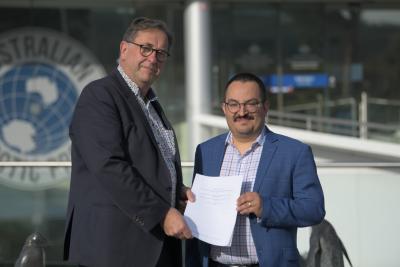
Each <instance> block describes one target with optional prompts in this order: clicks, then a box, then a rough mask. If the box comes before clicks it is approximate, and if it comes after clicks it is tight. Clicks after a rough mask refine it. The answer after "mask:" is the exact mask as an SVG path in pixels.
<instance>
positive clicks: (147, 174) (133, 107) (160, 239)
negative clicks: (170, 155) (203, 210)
mask: <svg viewBox="0 0 400 267" xmlns="http://www.w3.org/2000/svg"><path fill="white" fill-rule="evenodd" d="M152 105H153V106H154V108H155V109H156V110H157V112H158V114H159V115H160V117H161V119H162V121H163V122H164V124H165V126H166V128H169V129H171V130H172V128H171V125H170V123H169V122H168V120H167V119H166V117H165V116H164V113H163V111H162V109H161V106H160V105H159V104H158V103H157V102H152ZM70 138H71V141H72V149H71V150H72V153H71V157H72V170H71V186H70V194H69V202H68V210H67V221H66V233H65V245H64V259H66V260H69V261H71V262H74V263H79V264H80V265H83V266H93V267H103V266H104V267H110V266H118V267H124V266H126V267H128V266H129V267H132V266H138V267H154V266H155V265H156V262H157V260H158V258H159V256H160V253H161V250H162V247H163V244H164V241H165V240H166V236H165V234H164V231H163V229H162V228H161V226H160V222H161V221H162V220H163V219H164V217H165V215H166V213H167V211H168V209H169V208H170V205H171V204H170V203H171V189H172V188H171V180H170V178H169V177H170V173H169V170H168V167H167V165H166V163H165V161H164V159H163V157H162V154H161V152H160V150H159V147H158V145H157V141H156V139H155V137H154V135H153V132H152V129H151V126H150V125H149V123H148V121H147V119H146V117H145V114H144V112H143V110H142V109H141V107H140V105H139V103H138V101H137V99H136V97H135V95H134V93H133V92H132V90H131V89H130V88H129V87H128V85H127V84H126V82H125V81H124V80H123V78H122V76H121V75H120V73H119V72H118V71H117V70H114V71H113V72H112V73H111V74H110V75H109V76H107V77H105V78H103V79H100V80H97V81H94V82H92V83H90V84H89V85H87V86H86V87H85V88H84V89H83V91H82V93H81V95H80V98H79V101H78V103H77V104H76V108H75V112H74V116H73V119H72V122H71V125H70ZM175 143H176V140H175ZM176 148H178V146H177V144H176ZM175 167H176V171H177V190H178V189H179V188H180V187H181V186H182V185H183V184H182V174H181V166H180V158H179V153H178V149H177V153H176V158H175ZM177 192H179V190H178V191H177ZM168 240H169V239H168ZM169 245H171V247H170V251H171V252H172V251H174V252H175V253H176V256H175V257H176V258H177V259H178V263H177V266H180V265H181V262H179V259H180V258H181V246H180V241H179V240H177V239H171V240H170V242H169Z"/></svg>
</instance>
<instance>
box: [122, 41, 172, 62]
mask: <svg viewBox="0 0 400 267" xmlns="http://www.w3.org/2000/svg"><path fill="white" fill-rule="evenodd" d="M126 42H127V43H130V44H134V45H137V46H139V47H140V54H141V55H142V56H144V57H148V56H150V55H151V54H152V53H153V52H156V58H157V61H158V62H164V61H165V60H167V58H168V57H169V53H168V52H167V51H164V50H161V49H155V48H153V47H151V46H150V45H145V44H137V43H135V42H130V41H126Z"/></svg>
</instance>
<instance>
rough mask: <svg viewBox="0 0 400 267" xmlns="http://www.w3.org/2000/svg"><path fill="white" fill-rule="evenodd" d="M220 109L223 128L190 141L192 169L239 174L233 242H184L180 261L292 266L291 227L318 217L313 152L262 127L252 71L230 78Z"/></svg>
mask: <svg viewBox="0 0 400 267" xmlns="http://www.w3.org/2000/svg"><path fill="white" fill-rule="evenodd" d="M222 110H223V112H224V114H225V117H226V121H227V123H228V126H229V129H230V131H229V133H226V134H222V135H220V136H217V137H214V138H212V139H210V140H208V141H206V142H204V143H202V144H200V145H199V146H198V147H197V149H196V155H195V167H194V173H199V174H203V175H207V176H229V175H241V176H243V179H244V180H243V185H242V192H241V195H240V197H239V198H238V200H237V211H238V216H237V220H236V225H235V228H234V233H233V239H232V245H231V246H230V247H220V246H214V245H210V244H206V243H205V242H202V241H200V240H198V239H192V240H188V241H186V243H187V247H186V252H187V254H186V266H187V267H200V266H202V267H207V266H208V267H226V266H248V267H250V266H251V267H253V266H261V267H280V266H282V267H283V266H299V252H298V249H297V244H296V235H297V228H298V227H304V226H310V225H314V224H318V223H319V222H321V221H322V219H323V218H324V216H325V210H324V197H323V192H322V188H321V185H320V182H319V179H318V175H317V171H316V166H315V162H314V158H313V154H312V151H311V149H310V147H309V146H308V145H305V144H303V143H301V142H299V141H297V140H295V139H292V138H289V137H286V136H283V135H279V134H276V133H273V132H271V131H270V130H269V129H268V128H267V127H266V126H265V116H266V115H267V111H268V102H267V99H266V91H265V87H264V84H263V82H262V81H261V80H260V79H259V78H258V77H257V76H255V75H253V74H249V73H239V74H237V75H235V76H234V77H232V78H231V79H230V80H229V82H228V83H227V85H226V88H225V99H224V102H223V103H222ZM210 223H212V218H210Z"/></svg>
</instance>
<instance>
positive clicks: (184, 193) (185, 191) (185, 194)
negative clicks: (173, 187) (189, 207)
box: [178, 186, 195, 214]
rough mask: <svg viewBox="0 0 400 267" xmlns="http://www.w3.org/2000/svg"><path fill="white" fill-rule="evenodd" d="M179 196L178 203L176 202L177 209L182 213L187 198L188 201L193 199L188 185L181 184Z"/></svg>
mask: <svg viewBox="0 0 400 267" xmlns="http://www.w3.org/2000/svg"><path fill="white" fill-rule="evenodd" d="M179 196H180V198H179V203H178V209H179V211H180V212H181V213H182V214H183V213H184V211H185V208H186V204H187V201H188V200H189V201H190V202H194V201H195V196H194V194H193V192H192V190H190V187H186V186H183V187H182V189H181V191H180V195H179Z"/></svg>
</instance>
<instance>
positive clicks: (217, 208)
mask: <svg viewBox="0 0 400 267" xmlns="http://www.w3.org/2000/svg"><path fill="white" fill-rule="evenodd" d="M242 181H243V176H218V177H210V176H204V175H200V174H196V177H195V179H194V182H193V186H192V191H193V193H194V195H195V197H196V200H195V202H190V201H188V203H187V206H186V210H185V214H184V216H185V220H186V223H187V224H188V226H189V228H190V230H191V231H192V234H193V236H194V237H197V238H198V239H200V240H202V241H204V242H207V243H209V244H213V245H217V246H230V245H231V242H232V235H233V229H234V227H235V223H236V216H237V211H236V200H237V199H238V197H239V196H240V190H241V187H242Z"/></svg>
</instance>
